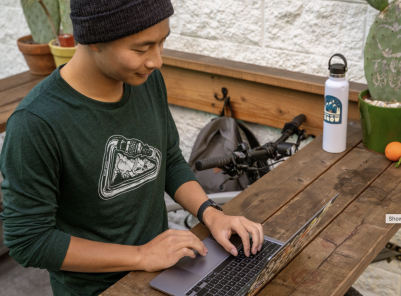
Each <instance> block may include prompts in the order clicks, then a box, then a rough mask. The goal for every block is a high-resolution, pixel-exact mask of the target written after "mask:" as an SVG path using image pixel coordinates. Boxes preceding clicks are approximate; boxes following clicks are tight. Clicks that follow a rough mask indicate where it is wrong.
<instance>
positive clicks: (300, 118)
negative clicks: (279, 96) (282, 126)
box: [292, 114, 306, 128]
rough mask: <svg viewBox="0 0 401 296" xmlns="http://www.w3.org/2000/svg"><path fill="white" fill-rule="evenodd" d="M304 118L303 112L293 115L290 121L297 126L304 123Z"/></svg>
mask: <svg viewBox="0 0 401 296" xmlns="http://www.w3.org/2000/svg"><path fill="white" fill-rule="evenodd" d="M305 120H306V116H305V115H303V114H299V115H298V116H296V117H294V119H293V120H292V123H295V124H296V126H297V127H298V128H299V127H300V126H301V125H302V123H304V121H305Z"/></svg>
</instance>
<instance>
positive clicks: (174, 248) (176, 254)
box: [140, 229, 207, 272]
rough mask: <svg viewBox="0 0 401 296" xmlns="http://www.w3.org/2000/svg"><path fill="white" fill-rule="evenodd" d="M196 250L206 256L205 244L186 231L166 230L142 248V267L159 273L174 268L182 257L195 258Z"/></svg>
mask: <svg viewBox="0 0 401 296" xmlns="http://www.w3.org/2000/svg"><path fill="white" fill-rule="evenodd" d="M193 250H196V251H197V252H198V253H199V254H201V255H202V256H206V252H207V249H206V247H205V245H204V244H203V242H202V241H201V240H200V239H199V238H198V237H196V236H195V235H194V234H193V233H192V232H190V231H186V230H172V229H169V230H166V231H165V232H163V233H162V234H159V235H158V236H156V237H155V238H154V239H153V240H151V241H150V242H148V243H147V244H145V245H143V246H141V258H142V259H141V261H142V262H141V264H140V265H141V267H142V269H143V270H145V271H149V272H152V271H158V270H162V269H165V268H168V267H171V266H173V265H174V264H176V263H177V262H178V260H180V259H181V258H182V257H185V256H189V257H192V258H195V256H196V255H195V253H194V251H193Z"/></svg>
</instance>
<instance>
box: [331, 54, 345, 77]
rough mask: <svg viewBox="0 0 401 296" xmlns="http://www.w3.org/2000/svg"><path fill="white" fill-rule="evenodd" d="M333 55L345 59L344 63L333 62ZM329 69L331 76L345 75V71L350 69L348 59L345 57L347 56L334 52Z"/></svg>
mask: <svg viewBox="0 0 401 296" xmlns="http://www.w3.org/2000/svg"><path fill="white" fill-rule="evenodd" d="M333 57H340V58H341V59H342V60H343V61H344V64H331V59H332V58H333ZM329 70H330V76H332V77H344V76H345V72H347V70H348V67H347V60H346V59H345V57H344V56H343V55H342V54H339V53H336V54H334V55H333V56H332V57H331V58H330V60H329Z"/></svg>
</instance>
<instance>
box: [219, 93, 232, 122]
mask: <svg viewBox="0 0 401 296" xmlns="http://www.w3.org/2000/svg"><path fill="white" fill-rule="evenodd" d="M226 106H227V107H228V109H230V114H231V117H232V118H234V115H233V108H232V107H231V102H230V97H227V98H226V99H225V100H224V105H223V110H221V113H220V117H223V116H225V110H226Z"/></svg>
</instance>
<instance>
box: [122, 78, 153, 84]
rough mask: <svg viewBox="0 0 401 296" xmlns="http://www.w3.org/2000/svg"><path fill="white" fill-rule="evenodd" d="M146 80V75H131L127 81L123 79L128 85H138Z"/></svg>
mask: <svg viewBox="0 0 401 296" xmlns="http://www.w3.org/2000/svg"><path fill="white" fill-rule="evenodd" d="M146 80H148V77H138V76H136V77H132V78H131V79H128V80H127V81H124V82H125V83H128V84H129V85H133V86H138V85H141V84H143V83H145V82H146Z"/></svg>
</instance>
